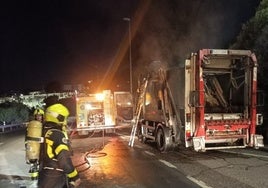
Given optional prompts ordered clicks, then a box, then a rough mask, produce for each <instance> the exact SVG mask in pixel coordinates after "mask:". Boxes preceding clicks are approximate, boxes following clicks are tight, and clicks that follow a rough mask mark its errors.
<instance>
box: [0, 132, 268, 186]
mask: <svg viewBox="0 0 268 188" xmlns="http://www.w3.org/2000/svg"><path fill="white" fill-rule="evenodd" d="M129 134H130V130H127V129H125V130H118V131H117V134H105V135H104V136H103V134H102V133H99V134H94V135H90V136H89V137H87V138H79V137H77V136H74V137H71V142H72V148H73V157H72V160H73V163H74V165H75V166H76V167H77V169H78V171H79V174H80V176H81V179H82V185H81V186H80V187H86V188H87V187H96V188H99V187H100V188H104V187H105V188H106V187H108V188H114V187H115V188H121V187H127V188H136V187H141V188H143V187H144V188H147V187H150V188H151V187H203V188H209V187H213V188H216V187H217V188H218V187H228V188H229V187H230V188H232V187H234V188H236V187H245V188H252V187H258V188H259V187H260V188H262V187H264V188H266V187H268V168H267V167H268V155H267V151H262V150H254V149H249V148H248V149H232V150H220V151H207V152H204V153H197V152H194V151H192V150H190V149H186V148H176V149H175V150H174V151H171V152H169V153H159V152H158V151H157V150H156V149H155V145H154V144H152V143H149V144H142V143H139V142H137V141H135V143H134V147H133V148H131V147H129V146H128V141H129ZM28 170H29V166H28V165H27V164H25V150H24V133H23V132H16V133H10V134H7V135H2V134H0V187H1V188H2V187H5V188H13V187H16V188H18V187H23V186H24V187H27V188H33V187H35V184H34V183H35V182H32V181H30V180H29V176H28Z"/></svg>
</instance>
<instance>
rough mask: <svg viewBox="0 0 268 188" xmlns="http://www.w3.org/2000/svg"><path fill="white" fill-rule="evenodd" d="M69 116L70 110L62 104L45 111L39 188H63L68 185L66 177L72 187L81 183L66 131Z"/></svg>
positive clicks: (54, 105)
mask: <svg viewBox="0 0 268 188" xmlns="http://www.w3.org/2000/svg"><path fill="white" fill-rule="evenodd" d="M68 115H69V111H68V109H67V108H66V107H65V106H63V105H62V104H53V105H51V106H49V107H48V108H47V109H46V111H45V115H44V125H43V136H44V144H43V148H42V151H41V156H42V159H41V164H40V172H39V179H38V187H39V188H52V187H53V188H62V187H64V186H65V184H66V177H67V180H68V183H69V184H70V185H71V186H74V187H77V186H78V185H79V184H80V182H81V180H80V178H79V174H78V172H77V170H76V169H75V167H74V166H73V163H72V161H71V153H70V146H69V142H68V139H67V135H66V131H65V130H66V129H65V127H66V125H67V117H68Z"/></svg>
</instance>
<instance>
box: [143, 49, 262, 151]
mask: <svg viewBox="0 0 268 188" xmlns="http://www.w3.org/2000/svg"><path fill="white" fill-rule="evenodd" d="M256 103H257V60H256V57H255V55H254V53H252V52H251V51H249V50H229V49H203V50H199V51H198V52H197V53H192V54H191V56H190V58H189V59H186V61H185V63H184V65H183V66H178V67H172V68H170V69H167V70H162V69H160V70H159V71H158V73H157V74H154V75H153V74H150V77H149V78H148V85H147V87H146V90H145V97H144V100H143V108H142V114H141V120H140V124H139V125H140V126H139V132H138V133H139V138H140V140H142V141H146V140H153V141H155V142H156V143H157V147H158V149H159V150H160V151H162V152H163V151H167V150H169V149H170V148H173V147H174V146H175V145H184V146H185V147H192V148H193V149H194V150H196V151H205V150H211V149H227V148H245V147H254V148H259V147H263V137H262V136H261V135H257V134H256V126H257V125H258V124H261V122H262V115H261V114H257V109H256V108H257V104H256Z"/></svg>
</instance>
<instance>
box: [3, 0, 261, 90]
mask: <svg viewBox="0 0 268 188" xmlns="http://www.w3.org/2000/svg"><path fill="white" fill-rule="evenodd" d="M258 4H259V0H217V1H215V0H188V1H184V0H170V1H164V0H159V1H153V0H152V1H150V0H140V1H139V0H79V1H77V0H76V1H75V0H73V1H71V0H62V1H57V0H43V1H39V0H32V1H28V0H17V1H12V0H10V1H8V0H6V1H2V2H1V11H0V15H1V16H0V19H1V36H0V49H1V52H0V92H2V93H3V92H7V91H10V90H13V91H18V90H28V89H30V90H35V89H41V88H43V87H44V86H45V85H46V84H47V83H49V82H52V81H59V82H60V83H62V84H78V83H83V82H87V80H91V79H95V78H96V77H98V78H105V76H104V75H105V74H106V75H107V74H108V75H109V73H107V70H109V67H112V66H113V64H114V63H115V61H122V62H121V63H122V64H121V65H120V66H119V67H121V68H122V70H123V71H121V72H120V71H119V72H120V73H119V75H120V76H122V74H125V75H127V74H128V72H127V71H129V70H127V69H128V63H129V62H128V58H127V53H128V52H127V51H126V50H123V49H124V48H125V46H124V45H123V44H122V43H123V42H125V43H126V42H127V41H128V40H127V39H128V38H127V36H128V23H127V22H126V21H123V18H124V17H129V18H131V24H132V30H131V32H132V38H133V39H132V54H133V58H132V59H133V68H134V69H135V71H134V73H135V74H136V72H138V70H139V69H142V66H143V65H145V64H146V63H147V62H149V61H154V60H161V61H173V59H174V57H177V56H178V58H177V59H180V58H184V55H185V54H186V53H187V52H188V53H189V52H190V51H191V50H197V49H198V48H208V47H209V48H226V47H228V44H230V43H231V42H232V41H234V38H235V36H236V35H237V34H238V32H239V30H240V29H241V26H242V23H245V22H246V20H248V19H249V18H250V17H252V16H254V13H255V9H256V7H257V5H258ZM154 32H155V33H154ZM121 52H122V53H123V57H124V58H121V59H120V58H119V57H118V56H119V54H120V53H121ZM124 54H125V56H124ZM175 59H176V58H175ZM169 64H170V63H169ZM122 78H123V77H122ZM125 79H126V78H125ZM125 79H124V80H125Z"/></svg>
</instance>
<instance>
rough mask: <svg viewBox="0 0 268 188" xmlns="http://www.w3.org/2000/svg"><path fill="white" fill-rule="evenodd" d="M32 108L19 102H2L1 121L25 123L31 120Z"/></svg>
mask: <svg viewBox="0 0 268 188" xmlns="http://www.w3.org/2000/svg"><path fill="white" fill-rule="evenodd" d="M29 115H30V109H29V108H28V107H27V106H26V105H24V104H22V103H17V102H6V103H2V104H0V122H5V123H6V124H11V123H23V122H27V121H29Z"/></svg>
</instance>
